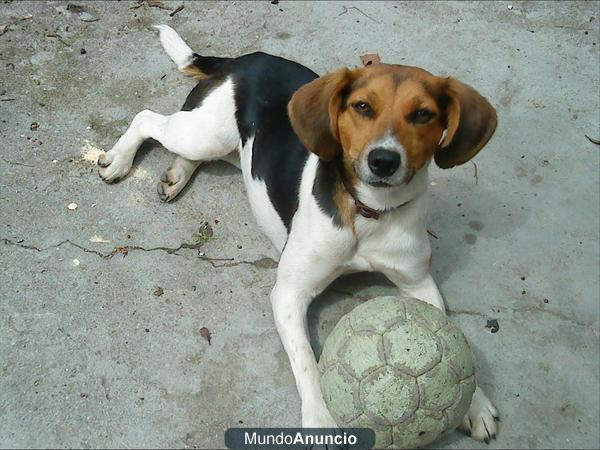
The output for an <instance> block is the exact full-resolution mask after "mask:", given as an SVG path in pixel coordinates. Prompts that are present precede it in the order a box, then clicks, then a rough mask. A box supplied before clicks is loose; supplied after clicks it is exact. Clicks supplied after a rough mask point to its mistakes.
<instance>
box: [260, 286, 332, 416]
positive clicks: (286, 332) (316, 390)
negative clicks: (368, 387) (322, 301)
mask: <svg viewBox="0 0 600 450" xmlns="http://www.w3.org/2000/svg"><path fill="white" fill-rule="evenodd" d="M311 300H312V296H310V295H309V294H308V293H306V292H302V291H300V290H299V289H297V288H294V287H293V286H290V285H289V284H288V283H286V282H280V281H279V280H278V281H277V284H276V285H275V287H274V288H273V291H272V293H271V303H272V306H273V316H274V318H275V325H276V326H277V331H278V332H279V337H280V338H281V342H282V343H283V347H284V348H285V351H286V352H287V355H288V358H289V360H290V364H291V366H292V372H293V373H294V377H295V378H296V387H297V389H298V394H299V395H300V399H301V401H302V426H303V427H304V428H329V427H335V426H336V424H335V421H334V420H333V418H332V417H331V415H330V413H329V410H328V409H327V407H326V406H325V401H324V400H323V395H322V394H321V381H320V378H321V374H320V371H319V368H318V367H317V362H316V360H315V355H314V353H313V350H312V348H311V346H310V341H309V336H308V328H307V324H306V312H307V310H308V305H309V304H310V302H311Z"/></svg>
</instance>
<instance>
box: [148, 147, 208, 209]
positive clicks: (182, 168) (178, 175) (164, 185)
mask: <svg viewBox="0 0 600 450" xmlns="http://www.w3.org/2000/svg"><path fill="white" fill-rule="evenodd" d="M200 164H201V161H192V160H190V159H186V158H183V157H181V156H178V157H177V158H175V161H173V163H172V164H171V166H170V167H169V168H168V169H167V170H165V171H164V172H163V174H162V175H161V177H160V181H159V182H158V184H157V185H156V190H157V192H158V196H159V197H160V199H161V200H162V201H163V202H170V201H171V200H173V199H174V198H175V197H177V195H179V193H180V192H181V191H182V189H183V188H184V187H185V185H186V184H187V183H188V181H190V178H192V175H193V174H194V172H195V171H196V169H197V168H198V167H199V166H200Z"/></svg>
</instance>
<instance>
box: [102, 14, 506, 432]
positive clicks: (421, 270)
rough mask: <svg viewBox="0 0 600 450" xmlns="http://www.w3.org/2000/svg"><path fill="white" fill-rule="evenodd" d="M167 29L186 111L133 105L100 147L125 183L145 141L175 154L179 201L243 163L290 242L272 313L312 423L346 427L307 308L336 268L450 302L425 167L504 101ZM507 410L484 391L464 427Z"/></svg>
mask: <svg viewBox="0 0 600 450" xmlns="http://www.w3.org/2000/svg"><path fill="white" fill-rule="evenodd" d="M157 28H158V29H159V30H160V40H161V43H162V45H163V47H164V48H165V50H166V52H167V53H168V54H169V56H170V57H171V59H172V60H173V61H174V62H175V63H176V64H177V66H178V68H179V70H181V71H182V72H184V73H185V74H187V75H189V76H192V77H195V78H197V79H198V80H199V82H198V84H197V86H196V87H195V88H194V89H192V91H191V92H190V94H189V95H188V97H187V100H186V101H185V104H184V105H183V108H182V110H181V111H179V112H176V113H175V114H172V115H170V116H163V115H161V114H157V113H155V112H152V111H148V110H146V111H142V112H140V113H139V114H137V115H136V117H135V118H134V119H133V122H132V123H131V126H130V127H129V128H128V129H127V131H126V132H125V134H124V135H123V136H122V137H121V138H120V139H119V140H118V141H117V143H116V144H115V146H114V147H113V148H112V149H111V150H110V151H109V152H107V153H106V154H104V155H102V156H101V158H100V160H99V162H98V164H99V165H100V176H101V177H102V179H103V180H104V181H106V182H108V183H112V182H115V181H118V180H119V179H121V178H122V177H124V176H125V175H127V173H128V172H129V170H130V168H131V164H132V162H133V158H134V156H135V154H136V151H137V149H138V147H139V146H140V145H141V144H142V142H143V141H144V140H145V139H148V138H153V139H156V140H157V141H159V142H160V143H161V144H162V145H163V146H164V147H165V148H166V149H167V150H169V151H171V152H173V153H175V154H176V155H177V157H176V159H175V161H174V162H173V164H172V165H171V167H169V168H168V169H167V170H166V171H165V172H164V174H163V175H162V177H161V179H160V182H159V183H158V194H159V195H160V198H161V199H163V200H164V201H170V200H172V199H173V198H175V197H176V196H177V194H179V192H181V190H182V188H183V187H184V186H185V184H186V183H187V182H188V181H189V179H190V177H191V176H192V174H193V172H194V170H195V169H196V168H197V167H198V166H199V165H200V163H201V162H202V161H210V160H216V159H224V160H226V161H229V162H231V163H233V164H236V165H237V166H238V167H241V169H242V174H243V177H244V182H245V185H246V190H247V192H248V197H249V200H250V205H251V207H252V211H253V213H254V215H255V217H256V220H257V222H258V223H259V225H260V226H261V227H262V228H263V230H264V231H265V233H266V234H267V236H268V237H269V238H270V239H271V241H272V242H273V244H274V245H275V247H276V248H277V249H278V250H279V251H281V252H282V253H281V259H280V262H279V268H278V271H277V282H276V284H275V286H274V288H273V291H272V293H271V302H272V306H273V316H274V318H275V323H276V325H277V330H278V331H279V335H280V337H281V340H282V342H283V346H284V347H285V350H286V352H287V354H288V356H289V360H290V364H291V367H292V370H293V373H294V376H295V378H296V385H297V387H298V392H299V394H300V397H301V400H302V425H303V426H304V427H333V426H335V423H334V420H333V419H332V417H331V415H330V414H329V411H328V410H327V408H326V406H325V403H324V400H323V397H322V395H321V389H320V384H319V370H318V368H317V364H316V361H315V356H314V354H313V351H312V349H311V346H310V343H309V337H308V333H307V326H306V312H307V309H308V306H309V304H310V302H311V300H312V299H313V298H314V297H315V296H316V295H317V294H319V293H320V292H321V291H322V290H323V289H325V287H326V286H327V285H328V284H329V283H331V282H332V281H333V280H334V279H335V278H337V277H338V276H340V275H342V274H344V273H348V272H355V271H378V272H382V273H383V274H385V275H386V276H387V277H388V278H389V279H390V280H391V281H392V282H394V283H395V284H397V285H398V287H399V288H400V290H401V291H402V293H403V294H405V295H408V296H411V297H416V298H419V299H422V300H424V301H426V302H428V303H431V304H432V305H435V306H437V307H438V308H440V309H442V310H444V303H443V300H442V297H441V295H440V293H439V291H438V288H437V287H436V284H435V282H434V281H433V279H432V277H431V275H430V273H429V260H430V256H431V250H430V246H429V241H428V236H427V229H426V226H425V212H426V190H427V184H428V181H427V168H428V165H429V163H430V161H431V159H434V160H435V162H436V164H437V165H438V166H440V167H441V168H444V169H446V168H450V167H453V166H455V165H458V164H463V163H465V162H466V161H468V160H469V159H471V158H472V157H473V156H474V155H475V154H476V153H477V152H479V150H481V149H482V147H483V146H484V145H485V144H486V143H487V142H488V140H489V139H490V137H491V136H492V134H493V133H494V130H495V128H496V112H495V110H494V108H492V106H491V105H490V104H489V103H488V102H487V101H486V100H485V99H484V98H483V97H482V96H481V95H479V94H478V93H477V92H476V91H475V90H473V89H472V88H471V87H469V86H467V85H465V84H463V83H461V82H460V81H458V80H456V79H454V78H440V77H436V76H433V75H431V74H430V73H429V72H427V71H425V70H423V69H419V68H416V67H408V66H399V65H390V64H376V65H372V66H367V67H361V68H359V69H354V70H349V69H346V68H344V69H341V70H338V71H336V72H333V73H329V74H327V75H324V76H322V77H319V76H318V75H317V74H316V73H314V72H313V71H311V70H310V69H308V68H306V67H304V66H302V65H300V64H298V63H295V62H292V61H288V60H286V59H283V58H279V57H276V56H271V55H268V54H265V53H261V52H258V53H253V54H250V55H244V56H240V57H239V58H217V57H206V56H200V55H198V54H196V53H194V52H192V50H191V49H190V48H189V47H188V46H187V44H186V43H185V42H184V41H183V40H182V39H181V38H180V37H179V35H178V34H177V33H176V32H175V31H174V30H173V29H172V28H170V27H168V26H166V25H160V26H158V27H157ZM497 418H498V412H497V411H496V408H495V407H494V406H493V405H492V403H491V402H490V401H489V400H488V399H487V397H486V396H485V395H484V394H483V392H482V391H481V389H479V388H477V390H476V391H475V394H474V397H473V401H472V404H471V407H470V410H469V412H468V414H467V415H466V416H465V418H464V421H463V423H462V425H461V428H462V429H463V431H465V432H466V433H467V434H470V435H471V436H472V437H474V438H476V439H479V440H485V441H489V439H490V438H494V437H495V435H496V432H497V424H496V420H497Z"/></svg>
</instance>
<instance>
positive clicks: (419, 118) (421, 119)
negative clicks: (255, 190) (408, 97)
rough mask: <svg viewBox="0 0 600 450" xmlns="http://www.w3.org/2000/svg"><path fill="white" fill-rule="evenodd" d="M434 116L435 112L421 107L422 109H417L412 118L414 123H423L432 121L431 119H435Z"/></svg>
mask: <svg viewBox="0 0 600 450" xmlns="http://www.w3.org/2000/svg"><path fill="white" fill-rule="evenodd" d="M434 116H435V113H434V112H432V111H429V110H428V109H425V108H421V109H417V110H416V111H415V112H414V113H413V115H412V118H411V119H412V122H413V123H414V124H417V125H423V124H426V123H428V122H429V121H431V119H433V117H434Z"/></svg>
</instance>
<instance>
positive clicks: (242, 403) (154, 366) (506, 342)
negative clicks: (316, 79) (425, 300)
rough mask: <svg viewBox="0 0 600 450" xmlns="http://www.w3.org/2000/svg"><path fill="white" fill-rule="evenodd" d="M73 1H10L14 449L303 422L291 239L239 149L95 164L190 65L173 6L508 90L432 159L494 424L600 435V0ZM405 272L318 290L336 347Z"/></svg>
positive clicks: (221, 23)
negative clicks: (180, 185)
mask: <svg viewBox="0 0 600 450" xmlns="http://www.w3.org/2000/svg"><path fill="white" fill-rule="evenodd" d="M74 3H76V5H75V6H74V7H73V6H69V4H67V3H65V2H6V1H5V2H3V3H2V7H1V8H0V33H1V34H2V35H1V36H0V74H1V75H0V83H1V84H0V94H1V95H0V120H1V123H0V136H1V143H2V144H1V150H0V152H1V153H0V174H1V176H0V192H1V194H0V225H1V228H0V229H1V233H0V239H1V240H0V267H1V269H2V270H1V272H0V446H1V447H84V448H89V447H123V448H129V447H199V448H218V447H222V446H223V445H224V444H223V432H224V430H225V429H227V428H228V427H231V426H236V425H243V426H284V425H298V424H299V421H300V403H299V399H298V396H297V393H296V388H295V385H294V380H293V377H292V373H291V371H290V368H289V365H288V362H287V358H286V356H285V353H284V351H283V349H282V346H281V344H280V342H279V339H278V336H277V333H276V331H275V327H274V325H273V320H272V316H271V310H270V304H269V298H268V295H269V291H270V288H271V286H272V285H273V283H274V280H275V274H276V270H274V267H275V265H276V264H275V262H274V260H276V259H277V255H276V253H275V251H274V249H273V248H272V246H271V245H270V244H269V242H268V241H267V240H266V238H265V237H263V236H262V234H261V233H260V231H259V230H258V228H257V226H256V225H255V223H254V221H253V219H252V217H251V212H250V210H249V207H248V204H247V202H246V200H245V193H244V187H243V185H242V180H241V177H240V175H239V173H238V172H237V170H236V169H234V168H233V167H231V166H228V165H226V164H225V163H212V164H208V165H206V166H205V167H204V168H203V169H201V170H200V171H199V173H198V174H197V176H196V177H195V180H194V181H193V183H191V185H190V187H189V188H187V189H186V191H185V192H184V194H185V195H183V196H182V197H181V198H180V199H179V200H178V201H176V202H174V203H172V204H163V203H161V202H160V201H159V199H158V196H157V194H156V189H155V185H156V182H157V181H158V178H159V176H160V174H161V173H162V171H163V170H164V169H165V168H166V167H167V166H168V165H169V163H170V161H171V159H172V156H171V155H169V154H167V152H165V151H164V150H163V149H161V148H160V147H159V146H156V145H155V146H147V150H146V151H142V152H140V154H139V156H138V158H137V159H136V165H135V169H134V171H133V172H132V173H131V174H130V176H129V177H128V178H127V179H125V180H124V181H123V182H121V183H120V184H117V185H112V186H108V185H106V184H104V183H103V182H102V181H101V180H100V179H99V178H98V175H97V170H96V168H95V167H94V166H93V164H91V163H90V160H93V159H94V155H95V154H97V152H98V149H108V148H110V147H111V145H112V144H113V143H114V142H115V141H116V139H117V138H118V137H119V135H120V134H121V133H122V132H123V131H124V130H125V128H126V126H127V125H128V123H129V122H130V120H131V119H132V118H133V116H134V115H135V114H136V113H137V112H139V111H140V110H142V109H144V108H150V109H153V110H156V111H158V112H164V113H170V112H173V111H175V110H177V109H178V108H179V107H180V105H181V104H182V102H183V100H184V98H185V96H186V94H187V92H188V91H189V90H190V88H191V87H192V86H193V82H192V81H190V80H188V79H185V78H183V77H182V76H181V75H180V74H179V73H178V72H177V71H176V70H175V67H174V66H173V64H172V63H171V61H170V60H169V59H168V57H167V56H166V55H165V54H164V52H163V51H162V49H161V47H160V44H159V42H158V38H157V35H156V33H155V32H154V31H153V30H152V29H151V28H150V25H152V24H157V23H167V24H170V25H172V26H173V27H175V28H176V29H177V30H178V31H179V32H180V33H181V34H182V35H183V36H184V37H185V38H186V39H187V40H188V41H189V42H190V43H191V44H192V46H193V47H194V49H196V50H197V51H199V52H203V53H205V54H215V55H230V56H235V55H239V54H241V53H246V52H251V51H254V50H264V51H267V52H272V53H276V54H279V55H282V56H284V57H288V58H292V59H295V60H297V61H300V62H302V63H304V64H306V65H308V66H310V67H312V68H314V69H315V70H316V71H318V72H320V73H324V72H326V71H328V70H331V69H335V68H338V67H340V66H342V65H350V66H356V65H359V64H360V61H359V59H358V57H359V55H361V54H364V53H368V52H378V53H379V54H380V55H381V57H382V59H383V61H386V62H396V63H403V64H410V65H418V66H421V67H424V68H426V69H428V70H430V71H431V72H433V73H436V74H441V75H450V74H451V75H454V76H456V77H458V78H459V79H461V80H463V81H465V82H467V83H469V84H472V85H473V86H475V87H476V88H477V89H478V90H479V91H480V92H482V93H483V94H484V95H485V96H486V97H488V98H489V99H490V100H491V102H492V103H493V104H494V106H495V107H496V108H497V110H498V113H499V120H500V122H499V127H498V130H497V132H496V135H495V137H494V138H493V140H492V141H491V143H490V144H489V145H488V146H487V148H486V149H485V150H484V151H483V152H482V153H481V154H480V155H479V156H478V157H477V158H476V159H475V162H476V164H477V166H474V165H473V164H471V163H469V164H465V165H464V166H461V167H459V168H456V169H454V170H450V171H441V170H439V169H436V168H434V169H432V181H433V183H432V186H431V191H432V210H431V220H430V229H431V231H432V232H433V233H435V235H436V236H437V238H433V237H432V244H433V248H434V263H433V270H434V275H435V277H436V279H437V281H438V283H439V285H440V287H441V290H442V291H443V293H444V295H445V297H446V301H447V305H448V307H449V310H450V315H451V318H452V320H453V321H454V322H455V323H457V324H458V325H459V326H460V327H462V329H463V330H464V332H465V333H466V335H467V336H468V338H469V339H470V341H471V343H472V346H473V348H474V352H475V356H476V359H477V366H478V377H479V381H480V383H481V385H482V386H483V387H484V389H485V390H486V391H487V392H488V394H489V395H490V397H491V398H492V399H493V401H494V402H495V403H496V405H497V406H498V409H499V410H500V411H501V414H502V424H501V431H500V434H499V436H498V440H497V441H493V442H492V443H491V444H490V448H549V447H558V448H567V447H572V448H584V447H587V448H598V447H599V446H600V437H599V425H600V424H599V408H600V406H599V402H600V395H599V383H600V379H599V376H600V375H599V373H600V368H599V364H600V358H599V345H600V342H599V337H600V333H599V303H600V302H599V286H598V280H599V259H598V254H599V247H598V245H599V244H598V236H599V171H598V169H599V164H600V161H599V147H598V146H597V145H595V144H593V143H592V142H590V141H589V140H588V139H586V137H585V136H584V135H586V134H587V135H588V136H590V137H591V138H595V139H598V138H600V128H599V121H600V117H599V96H598V94H599V53H598V47H599V46H600V39H599V38H600V29H599V23H600V14H599V5H600V4H599V3H598V2H585V3H574V2H563V3H560V2H551V3H538V2H522V3H521V2H514V3H512V5H511V4H510V3H509V2H490V3H422V2H398V3H391V2H390V3H386V2H374V3H358V2H356V3H355V2H331V3H329V2H315V3H305V2H284V1H281V2H280V3H279V4H278V5H273V4H271V2H268V1H264V2H240V1H238V2H220V3H204V2H202V3H201V2H189V1H187V2H185V3H184V5H185V9H183V10H182V11H180V12H178V13H177V14H175V15H174V16H173V17H170V15H169V12H170V11H169V10H166V9H161V8H158V7H148V5H143V6H141V7H139V8H133V7H134V6H136V5H137V4H136V3H129V2H119V3H113V2H110V3H96V2H92V3H88V2H80V1H79V2H74ZM165 3H166V2H165ZM179 4H180V2H175V3H169V4H168V7H169V8H170V9H171V10H173V9H175V7H176V6H178V5H179ZM509 5H510V6H509ZM77 6H79V8H78V7H77ZM29 15H30V16H29ZM4 25H8V26H7V27H6V28H4V27H3V26H4ZM476 168H477V170H476ZM70 203H76V204H77V209H75V210H69V209H68V207H67V205H69V204H70ZM204 222H208V223H209V224H210V226H211V227H212V230H213V235H212V237H210V238H209V239H208V240H207V241H206V242H204V239H202V237H203V236H199V235H198V229H199V227H201V226H202V224H203V223H204ZM205 234H206V233H205ZM204 237H206V236H204ZM197 249H199V251H201V252H203V253H204V254H205V255H207V256H209V257H211V258H223V259H229V258H231V259H230V260H222V261H206V260H202V259H200V258H198V256H197V255H198V250H197ZM158 288H160V289H158ZM394 292H395V290H394V288H393V287H392V286H391V285H390V283H388V282H387V281H385V280H384V279H383V278H381V277H379V276H376V275H358V276H353V277H347V278H344V279H341V280H338V281H337V282H336V283H334V285H333V286H332V287H331V288H330V289H328V290H327V291H326V292H325V293H324V294H323V295H322V296H320V297H319V299H318V300H317V301H316V302H315V304H314V305H313V307H311V316H310V318H311V321H310V328H311V331H312V332H313V335H314V339H315V348H316V350H317V351H319V350H320V348H321V344H322V342H323V339H324V338H325V336H326V335H327V333H328V332H329V331H330V330H331V329H332V327H333V325H334V324H335V323H336V321H337V320H338V319H339V318H340V317H341V315H342V314H344V313H345V312H347V311H350V310H351V309H352V308H353V307H354V306H355V305H357V304H358V303H360V302H361V301H364V300H366V299H368V298H370V297H373V296H376V295H380V294H389V293H394ZM492 319H496V320H497V321H498V325H499V327H500V328H499V330H498V331H497V332H496V333H491V330H490V329H489V328H486V324H487V321H488V320H492ZM202 327H206V328H208V330H210V333H211V336H212V340H211V343H210V345H209V343H208V342H207V341H206V340H205V339H204V337H203V336H202V333H201V331H200V330H201V329H202ZM440 445H441V446H443V447H445V448H477V447H479V446H480V444H478V443H475V442H473V441H471V440H470V439H469V438H467V437H465V436H463V435H460V434H458V433H452V434H450V435H448V436H447V437H446V438H444V440H443V441H442V442H441V443H440Z"/></svg>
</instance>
